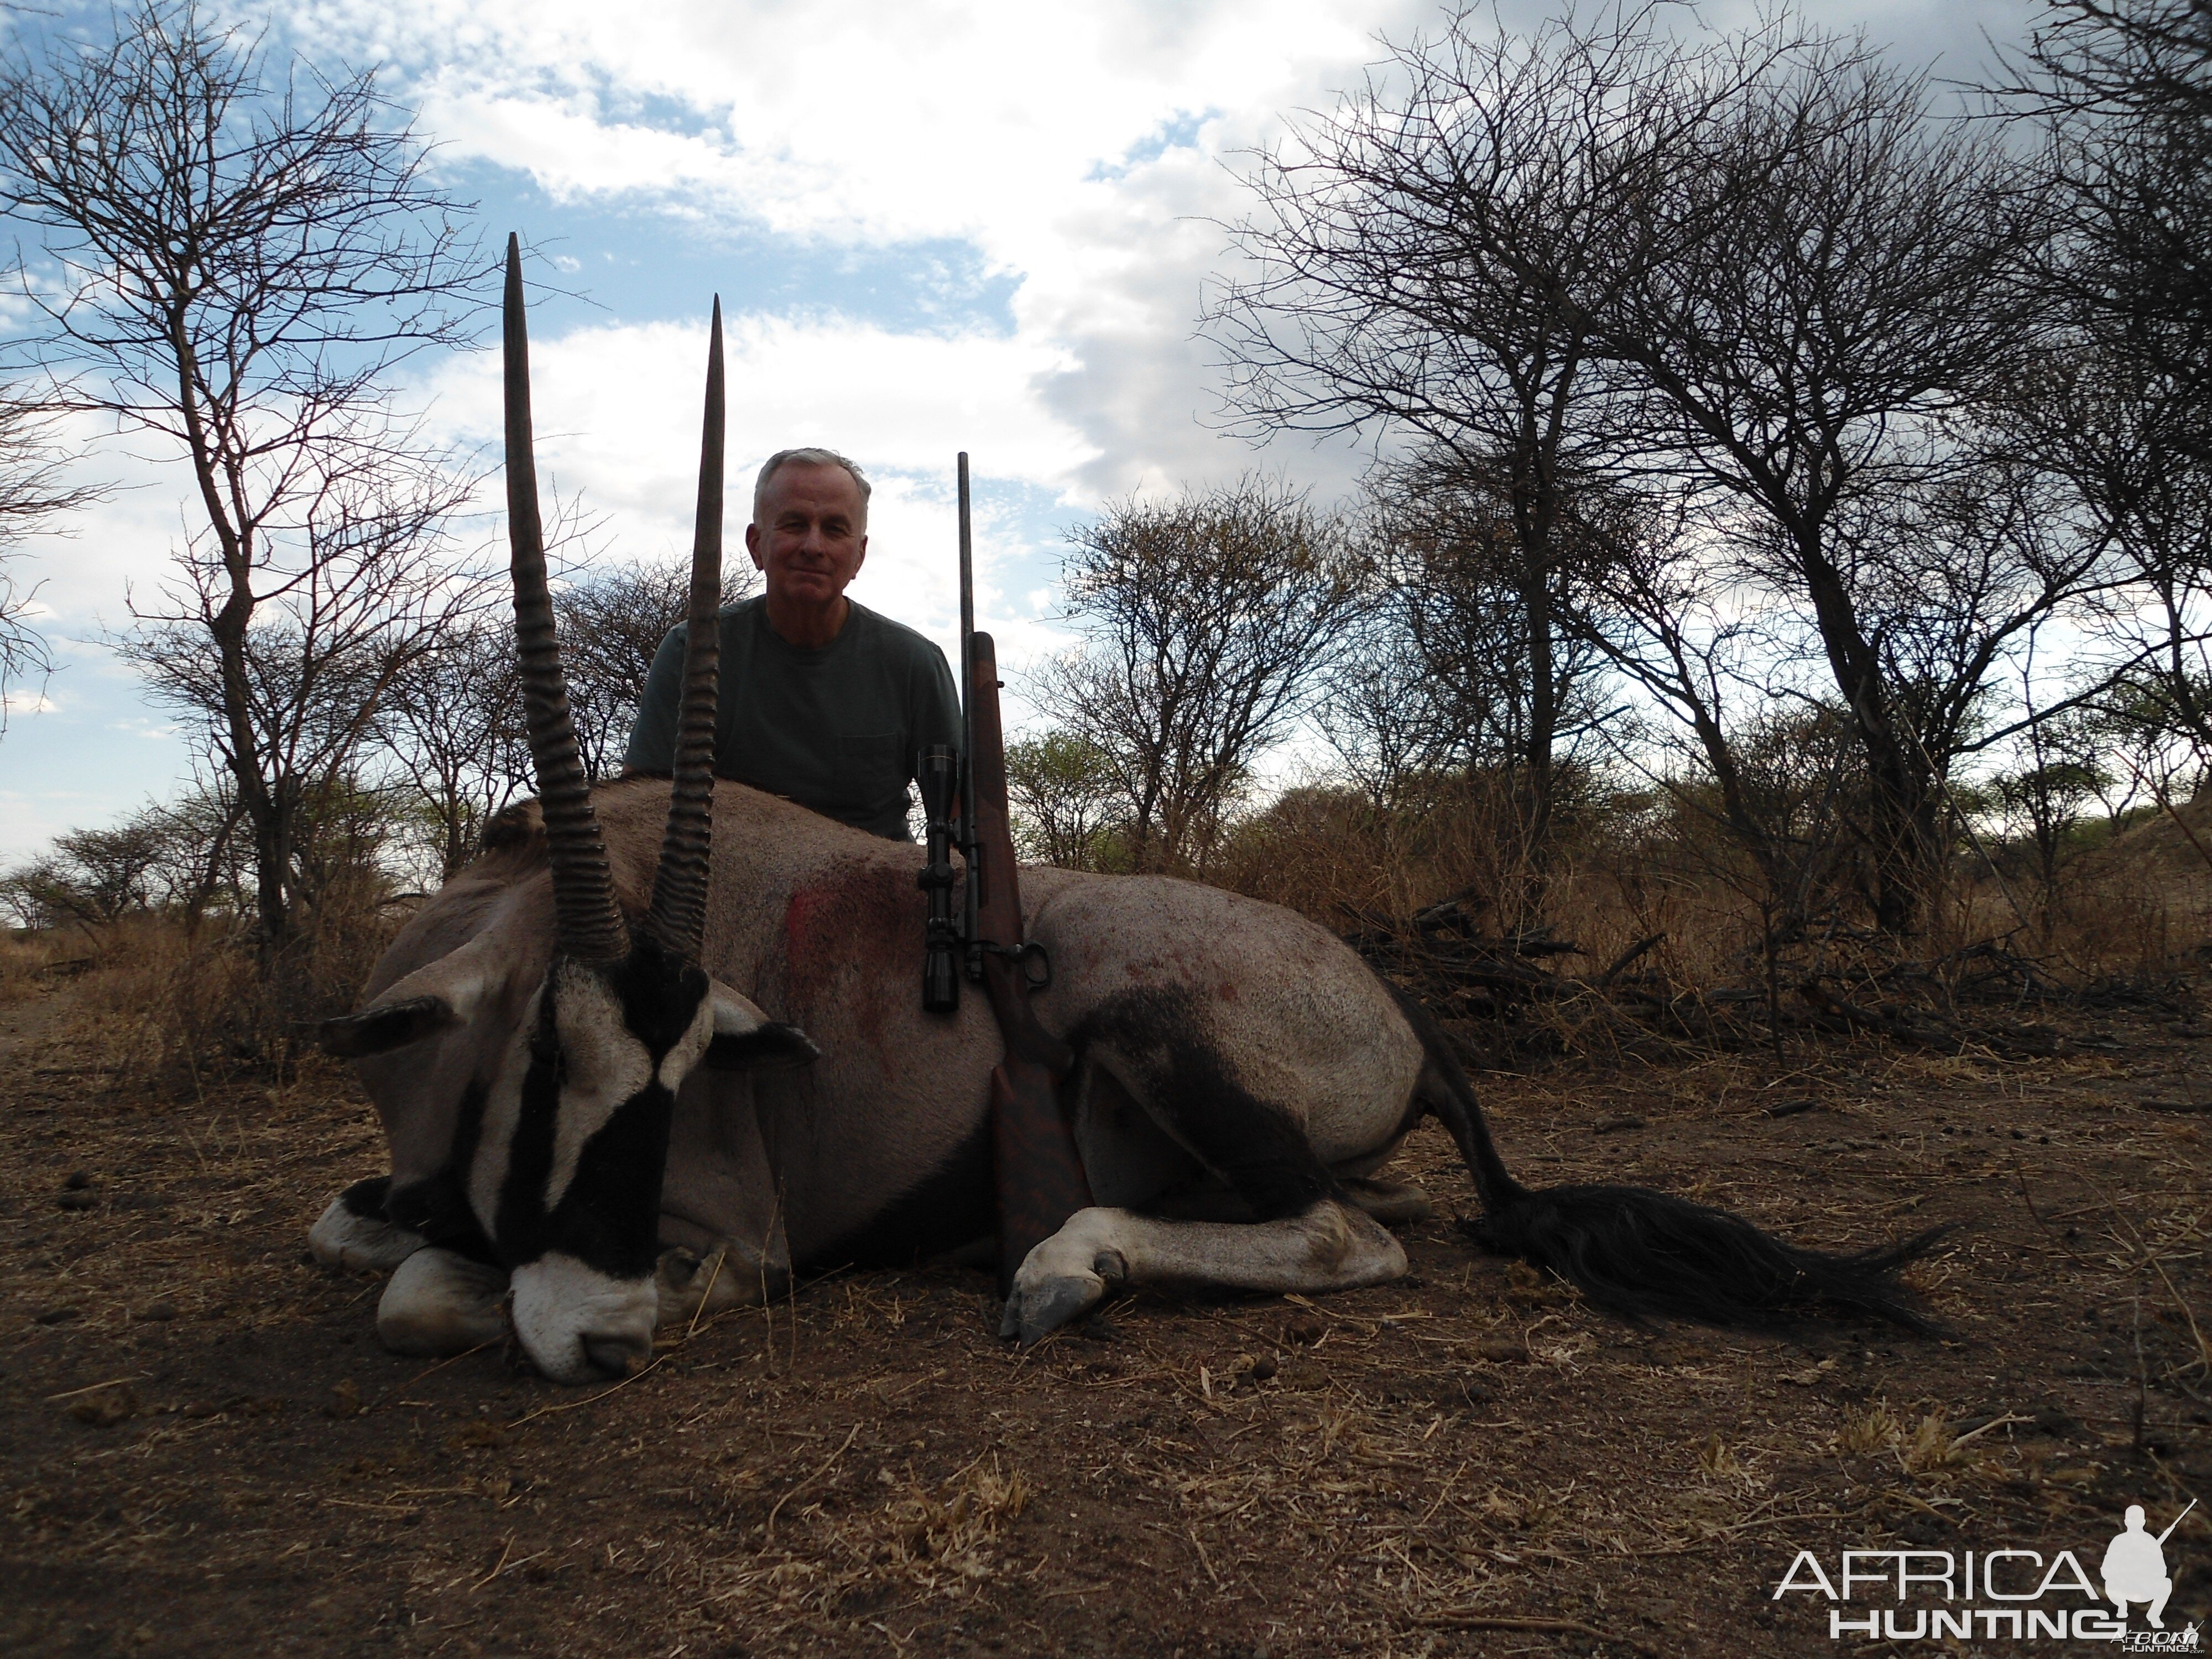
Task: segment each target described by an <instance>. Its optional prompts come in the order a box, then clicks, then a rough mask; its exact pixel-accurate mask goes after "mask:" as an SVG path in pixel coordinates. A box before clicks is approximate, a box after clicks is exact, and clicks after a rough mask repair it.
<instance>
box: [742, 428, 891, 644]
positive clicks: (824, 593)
mask: <svg viewBox="0 0 2212 1659" xmlns="http://www.w3.org/2000/svg"><path fill="white" fill-rule="evenodd" d="M862 511H863V508H862V507H861V504H860V485H858V484H856V483H854V482H853V475H852V474H851V473H849V472H848V471H845V469H844V468H843V467H842V466H829V465H819V464H810V463H807V462H803V461H791V462H787V463H786V464H785V465H782V466H780V467H778V468H777V469H776V470H775V477H772V478H770V479H769V482H768V491H767V494H766V495H765V496H764V497H763V500H762V501H761V513H760V522H759V523H757V524H750V525H747V526H745V550H746V551H747V552H749V553H750V554H751V555H752V556H753V565H754V567H755V568H757V569H758V570H760V571H762V572H763V574H766V576H767V577H768V596H769V601H770V602H771V603H773V604H775V605H780V606H781V605H792V606H800V607H805V608H808V609H813V608H817V607H820V606H825V605H834V604H836V601H837V599H839V598H840V597H841V596H842V594H843V593H844V592H845V586H846V584H847V583H848V582H850V581H851V580H853V578H854V576H856V575H858V574H860V562H861V560H863V559H865V558H866V556H867V553H868V537H867V532H866V530H864V529H863V528H862V520H861V513H862Z"/></svg>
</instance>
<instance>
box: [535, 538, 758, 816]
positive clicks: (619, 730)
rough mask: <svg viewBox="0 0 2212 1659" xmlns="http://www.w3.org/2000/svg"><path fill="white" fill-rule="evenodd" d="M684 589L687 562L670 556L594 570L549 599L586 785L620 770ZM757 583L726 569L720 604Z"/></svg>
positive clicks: (680, 610)
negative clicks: (647, 684) (657, 654)
mask: <svg viewBox="0 0 2212 1659" xmlns="http://www.w3.org/2000/svg"><path fill="white" fill-rule="evenodd" d="M690 583H691V562H690V555H688V554H685V555H682V556H675V555H671V556H668V557H665V558H662V559H658V560H651V559H648V560H645V561H642V562H639V563H636V564H623V563H614V562H607V563H602V564H599V565H598V566H596V567H595V568H592V570H591V571H589V573H588V574H579V575H578V576H576V577H575V578H574V580H572V581H571V582H570V583H569V584H568V586H565V587H563V588H562V590H561V591H560V592H557V593H556V594H555V595H554V596H553V614H554V617H555V618H556V622H557V623H558V625H559V627H560V629H561V662H562V672H563V673H564V674H566V675H567V676H568V707H569V709H570V711H571V712H572V713H573V714H574V715H575V719H576V742H577V746H578V747H579V748H580V750H582V753H583V758H584V766H585V769H586V771H587V772H588V773H589V774H590V775H592V777H595V778H607V777H612V776H613V775H615V774H616V773H617V772H619V771H621V770H622V760H623V750H624V748H626V747H627V746H628V744H629V729H630V726H631V725H632V724H633V723H634V722H635V720H636V719H637V710H638V705H639V703H640V702H642V701H643V700H644V697H645V680H646V675H647V671H649V670H650V669H651V668H652V666H653V653H654V652H656V651H658V650H659V648H660V641H662V640H663V639H664V638H665V637H666V635H667V634H668V631H669V629H672V628H674V627H675V626H676V625H677V624H678V623H680V622H682V621H683V620H684V606H685V604H686V603H687V596H688V595H689V593H690ZM759 583H760V573H759V572H758V571H757V570H755V569H753V568H751V567H750V565H735V564H732V565H726V566H725V567H724V568H723V571H722V604H723V605H726V606H727V605H735V604H736V603H737V602H738V600H740V599H744V597H745V596H746V595H747V594H749V593H750V592H752V591H753V590H754V588H756V587H757V586H759Z"/></svg>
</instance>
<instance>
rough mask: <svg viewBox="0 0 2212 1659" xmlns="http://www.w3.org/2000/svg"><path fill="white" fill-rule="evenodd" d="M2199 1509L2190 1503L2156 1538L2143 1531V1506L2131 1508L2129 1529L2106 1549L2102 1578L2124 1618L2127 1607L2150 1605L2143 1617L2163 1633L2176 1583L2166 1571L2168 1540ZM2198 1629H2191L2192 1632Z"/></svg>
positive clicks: (2108, 1598) (2193, 1501)
mask: <svg viewBox="0 0 2212 1659" xmlns="http://www.w3.org/2000/svg"><path fill="white" fill-rule="evenodd" d="M2196 1507H2197V1500H2196V1499H2195V1498H2191V1499H2190V1500H2189V1509H2185V1510H2182V1512H2181V1514H2180V1515H2177V1516H2174V1517H2173V1520H2172V1523H2171V1524H2170V1525H2168V1526H2167V1528H2166V1530H2165V1531H2164V1532H2162V1533H2160V1534H2157V1535H2156V1536H2155V1537H2154V1536H2152V1535H2151V1534H2149V1533H2148V1532H2146V1531H2144V1530H2143V1506H2142V1504H2129V1505H2128V1512H2127V1515H2126V1517H2125V1526H2126V1530H2125V1531H2123V1532H2119V1533H2115V1534H2113V1536H2112V1542H2111V1543H2109V1544H2107V1545H2106V1547H2105V1565H2104V1568H2103V1571H2102V1573H2101V1575H2100V1576H2101V1577H2103V1579H2104V1581H2105V1599H2106V1601H2110V1602H2111V1603H2112V1610H2113V1611H2114V1612H2115V1613H2118V1614H2119V1616H2120V1617H2121V1618H2122V1619H2125V1618H2126V1617H2127V1616H2128V1604H2129V1603H2130V1602H2131V1601H2142V1602H2144V1603H2146V1604H2147V1605H2148V1612H2146V1613H2145V1614H2144V1617H2145V1618H2147V1619H2148V1620H2149V1621H2150V1627H2151V1628H2152V1629H2153V1630H2164V1629H2165V1628H2166V1620H2165V1619H2164V1618H2163V1617H2162V1616H2161V1615H2163V1614H2164V1613H2165V1612H2166V1597H2168V1596H2169V1595H2172V1594H2173V1580H2172V1577H2169V1576H2168V1574H2167V1572H2166V1540H2167V1539H2169V1538H2171V1537H2172V1535H2173V1528H2175V1527H2178V1526H2179V1525H2180V1524H2181V1522H2182V1520H2183V1517H2184V1516H2187V1515H2188V1513H2189V1510H2193V1509H2195V1508H2196ZM2195 1628H2196V1627H2195V1626H2191V1631H2192V1632H2193V1631H2194V1630H2195Z"/></svg>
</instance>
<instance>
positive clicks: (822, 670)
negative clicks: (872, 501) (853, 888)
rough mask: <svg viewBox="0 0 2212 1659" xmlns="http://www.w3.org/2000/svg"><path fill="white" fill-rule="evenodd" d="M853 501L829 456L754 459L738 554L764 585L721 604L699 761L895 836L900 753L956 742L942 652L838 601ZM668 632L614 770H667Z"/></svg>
mask: <svg viewBox="0 0 2212 1659" xmlns="http://www.w3.org/2000/svg"><path fill="white" fill-rule="evenodd" d="M868 495H869V485H868V480H867V478H866V476H865V475H864V474H863V473H862V472H861V471H860V468H859V467H857V466H855V465H854V464H853V463H852V462H851V461H849V460H847V459H845V458H844V457H843V456H842V455H840V454H838V453H836V451H835V450H829V449H783V450H778V451H777V452H776V453H775V454H773V455H771V456H769V458H768V463H767V465H764V466H763V467H762V468H761V470H760V477H759V479H758V481H757V483H755V484H754V486H753V521H752V522H751V523H750V524H749V525H747V526H745V550H746V551H747V552H748V553H750V554H751V555H752V560H753V563H754V565H755V566H756V567H757V568H758V569H759V570H760V571H761V572H762V574H763V575H765V576H766V577H767V579H768V586H767V591H766V592H763V593H762V594H760V595H758V596H757V597H756V598H753V599H745V600H743V601H741V602H740V603H738V604H737V605H729V606H726V607H725V608H724V610H723V611H722V613H721V628H722V658H721V692H720V702H719V703H718V706H717V708H716V711H715V720H714V771H715V774H716V775H718V776H720V777H726V778H731V779H734V780H735V781H738V782H739V783H749V784H751V785H752V786H753V787H756V788H758V789H765V790H767V791H768V792H769V793H771V794H777V795H782V796H785V797H787V799H792V800H794V801H797V802H798V803H799V805H801V806H806V807H811V808H812V809H813V810H814V811H817V812H821V813H823V814H824V815H826V816H828V817H833V818H836V819H838V820H839V821H840V822H842V823H849V824H852V825H853V826H854V827H855V828H856V829H866V830H867V831H869V832H870V833H871V834H872V835H878V836H887V837H889V838H890V839H891V840H894V841H903V840H906V839H907V838H908V835H907V812H908V806H909V805H910V802H909V798H908V793H907V785H908V782H909V781H911V780H912V778H913V776H914V763H915V755H916V754H917V753H918V752H919V751H920V750H922V749H923V748H925V747H926V746H927V745H928V744H938V743H943V744H953V745H954V746H956V747H957V745H958V744H959V742H960V702H959V694H958V693H957V691H956V690H954V689H953V682H952V671H951V669H950V668H948V667H947V666H946V665H945V653H943V652H942V651H939V649H938V648H937V647H936V646H935V645H933V644H932V643H931V642H930V641H928V640H927V639H925V638H924V637H923V636H922V635H920V634H917V633H916V632H915V630H914V629H911V628H908V627H905V626H903V625H902V624H901V623H895V622H893V621H891V620H890V617H883V616H878V614H877V613H876V612H874V611H870V610H868V609H867V608H866V606H864V605H858V604H855V603H854V601H853V600H851V599H847V598H846V597H845V589H846V587H847V586H848V584H850V582H851V581H852V580H853V578H854V576H856V575H858V574H860V565H861V562H862V561H863V560H865V559H866V557H867V553H868ZM683 679H684V624H681V623H679V624H678V626H677V627H675V628H674V629H671V630H670V632H669V634H668V636H667V637H666V638H665V639H664V640H662V641H661V642H660V649H659V651H658V652H656V653H654V655H653V670H652V672H651V673H650V674H649V675H648V676H647V679H646V684H645V696H644V698H643V700H642V701H641V703H640V704H639V707H638V714H637V724H636V725H635V726H633V727H632V728H631V731H630V737H629V750H628V751H627V752H626V754H625V755H624V756H623V765H624V769H626V770H628V771H630V772H642V773H666V772H669V771H670V770H671V769H673V767H674V764H675V755H676V723H677V712H678V702H679V700H680V698H681V696H682V690H683Z"/></svg>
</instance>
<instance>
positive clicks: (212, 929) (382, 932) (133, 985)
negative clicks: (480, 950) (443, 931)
mask: <svg viewBox="0 0 2212 1659" xmlns="http://www.w3.org/2000/svg"><path fill="white" fill-rule="evenodd" d="M395 925H396V917H395V916H394V915H392V913H391V912H390V911H389V910H387V909H386V908H383V907H381V906H380V904H379V903H378V902H377V898H376V896H375V895H374V893H363V894H362V895H360V896H356V898H354V899H351V900H349V901H347V902H343V903H335V902H334V903H332V904H331V905H330V906H328V907H326V908H325V909H323V910H322V911H320V912H319V913H315V914H313V915H308V916H307V917H306V918H305V921H304V925H303V927H301V932H300V934H299V936H298V938H297V939H295V941H294V942H293V943H292V944H291V945H289V947H287V949H286V950H285V951H283V953H282V954H281V955H280V956H279V957H277V958H276V961H275V963H273V964H270V965H264V963H263V962H262V961H261V960H260V958H259V957H258V954H257V951H256V948H255V941H254V940H253V939H252V935H251V934H250V933H248V932H246V930H244V929H242V928H240V927H236V926H232V925H225V924H222V923H218V922H215V921H210V922H208V923H205V924H204V925H202V926H201V927H197V928H188V927H185V926H184V925H183V924H182V923H181V922H179V921H174V920H172V919H169V918H167V917H161V916H151V915H145V916H132V917H126V918H125V919H123V920H121V921H116V922H113V923H111V924H109V925H107V926H106V927H100V928H97V929H93V930H90V931H89V932H88V933H87V934H86V941H87V955H88V958H89V959H88V963H87V964H86V971H85V972H84V974H83V979H82V987H83V990H82V996H81V997H80V998H79V999H78V1000H77V1001H76V1007H75V1017H76V1019H77V1020H78V1021H79V1022H80V1023H81V1024H83V1026H84V1028H85V1029H84V1033H83V1035H84V1036H85V1038H86V1040H87V1041H88V1042H89V1043H90V1044H92V1045H93V1046H94V1047H96V1048H98V1049H99V1051H100V1053H101V1054H102V1055H103V1056H104V1057H105V1059H106V1064H107V1065H108V1066H110V1068H111V1069H112V1072H113V1074H114V1076H115V1077H116V1079H118V1081H122V1082H128V1083H131V1084H133V1085H144V1086H147V1087H149V1088H151V1089H153V1090H154V1091H156V1092H158V1093H160V1094H161V1095H164V1096H166V1097H169V1098H172V1099H191V1100H198V1099H202V1098H204V1097H205V1096H206V1095H207V1092H208V1091H209V1090H210V1088H211V1087H213V1086H214V1085H217V1084H220V1083H223V1082H226V1081H228V1080H231V1079H240V1078H250V1079H257V1080H260V1081H264V1082H268V1083H274V1084H278V1085H289V1084H292V1083H295V1082H297V1081H298V1080H299V1079H301V1078H302V1077H305V1076H308V1075H313V1074H315V1073H318V1071H319V1069H321V1068H323V1062H322V1060H321V1059H320V1057H319V1054H318V1052H317V1050H316V1049H315V1047H314V1042H313V1025H314V1023H315V1022H316V1021H317V1020H319V1019H322V1018H326V1017H327V1016H329V1015H331V1014H333V1013H337V1012H342V1011H343V1010H345V1009H348V1008H350V1007H352V1006H354V1004H355V1001H356V998H357V996H358V994H359V992H360V989H361V987H362V984H363V983H364V982H365V981H367V980H368V975H369V971H370V969H372V968H373V967H374V965H375V962H376V958H377V957H378V956H379V955H380V953H381V952H382V951H383V949H384V947H385V945H386V943H388V942H389V940H390V939H391V937H392V932H393V931H394V927H395Z"/></svg>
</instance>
